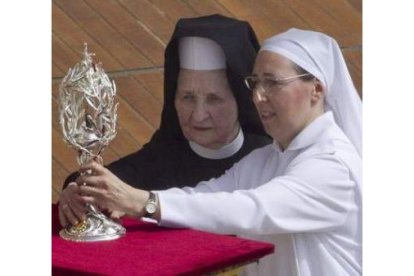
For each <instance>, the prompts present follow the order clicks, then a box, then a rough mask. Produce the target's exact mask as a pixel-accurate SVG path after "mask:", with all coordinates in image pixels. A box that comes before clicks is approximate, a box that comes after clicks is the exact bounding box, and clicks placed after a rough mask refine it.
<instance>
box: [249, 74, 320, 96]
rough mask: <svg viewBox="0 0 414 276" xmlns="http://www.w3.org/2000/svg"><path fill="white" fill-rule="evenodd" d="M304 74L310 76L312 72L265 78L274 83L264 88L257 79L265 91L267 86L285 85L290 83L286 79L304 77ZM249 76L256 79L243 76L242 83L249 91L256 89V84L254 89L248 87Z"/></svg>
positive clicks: (291, 79)
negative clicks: (279, 77)
mask: <svg viewBox="0 0 414 276" xmlns="http://www.w3.org/2000/svg"><path fill="white" fill-rule="evenodd" d="M306 76H312V74H311V73H304V74H300V75H295V76H290V77H287V78H283V79H278V78H274V79H271V78H267V79H268V80H271V81H273V82H274V84H272V85H270V86H268V87H266V88H265V87H264V86H263V84H262V82H263V81H259V82H258V83H259V84H260V86H261V87H262V88H263V91H265V92H267V90H268V89H269V88H271V87H274V86H275V85H283V84H284V85H286V84H288V83H290V82H286V81H293V80H296V79H298V78H301V77H306ZM251 78H257V79H258V77H256V76H252V75H250V76H247V77H245V78H244V79H243V80H244V84H245V85H246V86H247V89H249V90H250V91H252V92H254V91H255V90H256V89H257V87H258V85H256V88H254V89H252V88H250V86H249V83H248V79H251Z"/></svg>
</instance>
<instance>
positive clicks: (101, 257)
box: [52, 205, 274, 275]
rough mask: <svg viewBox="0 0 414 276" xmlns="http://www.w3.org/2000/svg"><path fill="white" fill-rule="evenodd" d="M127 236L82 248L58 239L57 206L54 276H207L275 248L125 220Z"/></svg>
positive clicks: (259, 243) (53, 223)
mask: <svg viewBox="0 0 414 276" xmlns="http://www.w3.org/2000/svg"><path fill="white" fill-rule="evenodd" d="M122 224H123V226H124V227H125V228H126V229H127V233H126V235H125V236H123V237H122V238H120V239H118V240H114V241H105V242H92V243H77V242H70V241H66V240H63V239H62V238H60V237H59V230H60V229H61V227H60V225H59V219H58V213H57V206H56V205H53V206H52V275H202V274H206V273H209V272H213V271H217V270H220V269H223V268H226V267H229V266H232V265H237V264H241V263H245V262H249V261H254V260H257V259H259V258H261V257H263V256H265V255H267V254H270V253H272V252H273V251H274V246H273V244H270V243H264V242H257V241H252V240H247V239H241V238H237V237H233V236H226V235H217V234H212V233H207V232H202V231H196V230H190V229H172V228H165V227H160V226H158V225H156V224H152V223H146V222H142V221H140V220H137V219H129V218H128V219H123V220H122Z"/></svg>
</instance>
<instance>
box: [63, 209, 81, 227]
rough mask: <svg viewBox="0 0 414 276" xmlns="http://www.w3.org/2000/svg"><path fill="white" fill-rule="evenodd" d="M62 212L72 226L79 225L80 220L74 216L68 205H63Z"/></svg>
mask: <svg viewBox="0 0 414 276" xmlns="http://www.w3.org/2000/svg"><path fill="white" fill-rule="evenodd" d="M62 212H63V215H64V216H65V217H66V219H67V220H69V222H70V224H72V225H76V224H78V223H79V220H78V219H77V217H76V216H75V215H74V214H73V212H72V209H71V208H70V207H69V205H68V204H62Z"/></svg>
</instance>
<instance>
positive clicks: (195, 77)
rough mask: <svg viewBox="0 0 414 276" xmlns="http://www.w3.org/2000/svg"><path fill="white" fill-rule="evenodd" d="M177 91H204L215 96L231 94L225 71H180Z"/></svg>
mask: <svg viewBox="0 0 414 276" xmlns="http://www.w3.org/2000/svg"><path fill="white" fill-rule="evenodd" d="M177 90H178V91H182V90H187V91H193V92H194V91H205V92H209V93H215V94H223V95H224V94H228V93H230V94H232V92H231V89H230V85H229V83H228V80H227V75H226V70H225V69H218V70H189V69H180V72H179V74H178V85H177Z"/></svg>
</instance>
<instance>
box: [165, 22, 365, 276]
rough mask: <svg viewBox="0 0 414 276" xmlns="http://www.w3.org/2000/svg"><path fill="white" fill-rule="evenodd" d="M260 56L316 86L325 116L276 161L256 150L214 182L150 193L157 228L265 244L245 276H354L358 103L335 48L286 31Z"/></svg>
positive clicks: (311, 35)
mask: <svg viewBox="0 0 414 276" xmlns="http://www.w3.org/2000/svg"><path fill="white" fill-rule="evenodd" d="M264 50H266V51H272V52H275V53H279V54H281V55H283V56H285V57H287V58H288V59H290V60H292V61H293V62H295V63H297V64H298V65H299V66H301V67H302V68H304V69H305V70H307V71H308V72H310V73H312V74H313V75H314V76H316V77H317V78H318V79H319V80H321V81H322V83H323V84H324V85H325V87H326V90H327V95H326V112H325V113H324V114H323V115H321V116H319V117H318V118H316V119H315V120H314V121H313V122H312V123H310V124H309V125H308V126H307V127H305V128H304V129H303V130H302V131H301V132H300V133H299V134H298V135H297V136H296V137H295V138H294V139H293V140H292V142H291V143H290V144H289V146H288V147H287V148H286V150H285V151H283V152H282V151H281V150H280V149H279V147H278V146H276V144H274V145H269V146H265V147H263V148H260V149H257V150H255V151H253V152H252V153H250V154H249V155H247V156H246V157H245V158H243V159H242V160H241V161H239V162H238V163H236V164H235V165H234V166H233V167H232V168H231V169H230V170H228V171H226V173H225V174H224V175H223V176H221V177H220V178H217V179H211V180H209V181H204V182H201V183H199V184H198V185H197V186H196V187H195V188H183V189H178V188H173V189H169V190H166V191H159V192H158V195H159V200H160V206H161V220H160V224H161V225H165V226H172V227H176V226H181V227H182V226H184V227H190V228H196V229H200V230H205V231H210V232H215V233H223V234H237V235H239V236H241V237H248V238H252V239H256V240H262V241H268V242H272V243H274V244H275V247H276V250H275V253H274V254H271V255H268V256H266V257H264V258H262V259H261V260H260V261H259V262H258V263H255V264H251V265H249V266H248V267H247V268H246V270H245V271H244V273H245V274H246V275H277V276H294V275H298V276H340V275H348V276H349V275H361V188H360V187H361V179H362V178H361V169H362V163H361V100H360V99H359V97H358V95H357V93H356V90H355V88H354V85H353V83H352V80H351V78H350V75H349V72H348V70H347V68H346V65H345V62H344V59H343V57H342V54H341V51H340V49H339V47H338V44H337V43H336V41H335V40H334V39H332V38H331V37H329V36H327V35H324V34H322V33H318V32H313V31H304V30H298V29H290V30H288V31H287V32H284V33H282V34H279V35H276V36H274V37H271V38H270V39H268V40H266V41H265V42H264V45H263V47H262V49H261V51H264Z"/></svg>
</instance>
